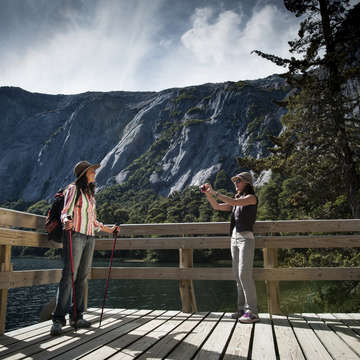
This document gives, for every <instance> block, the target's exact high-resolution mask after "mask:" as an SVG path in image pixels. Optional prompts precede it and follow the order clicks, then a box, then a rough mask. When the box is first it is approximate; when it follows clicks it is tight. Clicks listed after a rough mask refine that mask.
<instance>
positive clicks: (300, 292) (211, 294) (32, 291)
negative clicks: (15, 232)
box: [6, 258, 329, 331]
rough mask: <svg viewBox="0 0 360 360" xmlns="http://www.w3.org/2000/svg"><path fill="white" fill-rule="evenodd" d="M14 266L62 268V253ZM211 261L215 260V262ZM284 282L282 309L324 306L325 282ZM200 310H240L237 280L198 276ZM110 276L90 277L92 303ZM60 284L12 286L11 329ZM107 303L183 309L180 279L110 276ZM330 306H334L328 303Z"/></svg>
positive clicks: (260, 290) (261, 298) (261, 296)
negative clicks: (320, 297)
mask: <svg viewBox="0 0 360 360" xmlns="http://www.w3.org/2000/svg"><path fill="white" fill-rule="evenodd" d="M12 262H13V264H14V270H30V269H57V268H61V267H62V261H61V260H60V259H47V258H14V259H12ZM94 266H108V260H102V259H95V260H94ZM115 266H149V267H151V266H178V264H175V263H174V264H164V263H162V264H144V263H136V262H135V263H134V262H120V261H119V260H117V259H114V262H113V267H115ZM209 266H210V265H209ZM211 266H218V265H211ZM314 283H315V282H280V292H281V296H280V298H281V309H282V311H284V312H321V311H324V310H325V309H323V308H321V307H320V306H319V305H318V304H317V303H316V302H315V301H314V298H315V291H316V290H318V289H319V288H318V286H319V282H318V283H317V284H314ZM194 287H195V294H196V301H197V306H198V310H199V311H234V310H235V304H236V289H235V282H234V281H210V280H208V281H194ZM104 288H105V280H90V281H89V299H88V306H89V307H101V306H102V301H103V296H104V295H103V294H104ZM256 288H257V296H258V305H259V311H260V312H267V303H266V289H265V283H264V282H263V281H261V282H256ZM56 290H57V284H50V285H41V286H33V287H24V288H17V289H10V290H9V296H8V310H7V320H6V330H7V331H8V330H11V329H16V328H19V327H24V326H26V325H31V324H34V323H37V322H38V321H39V313H40V311H41V308H42V307H43V306H44V305H45V304H46V303H47V302H48V301H50V299H52V298H53V297H55V294H56ZM106 307H110V308H127V309H166V310H180V309H181V301H180V294H179V286H178V281H174V280H110V285H109V291H108V297H107V301H106ZM327 310H329V309H327Z"/></svg>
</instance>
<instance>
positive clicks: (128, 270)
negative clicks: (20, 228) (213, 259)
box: [0, 267, 360, 281]
mask: <svg viewBox="0 0 360 360" xmlns="http://www.w3.org/2000/svg"><path fill="white" fill-rule="evenodd" d="M106 271H107V268H105V267H101V268H100V267H93V268H92V271H91V279H105V277H106V274H107V272H106ZM253 272H254V279H255V280H275V281H284V280H287V281H302V280H360V267H353V268H343V267H341V268H340V267H337V268H335V267H331V268H328V267H323V268H317V267H312V268H273V269H271V268H264V269H262V268H255V269H254V270H253ZM111 278H112V279H159V280H160V279H163V280H165V279H166V280H180V279H189V280H234V275H233V272H232V269H231V268H230V267H224V268H207V267H202V268H191V269H180V268H177V267H152V268H148V267H136V268H135V267H114V268H112V270H111ZM0 281H1V279H0Z"/></svg>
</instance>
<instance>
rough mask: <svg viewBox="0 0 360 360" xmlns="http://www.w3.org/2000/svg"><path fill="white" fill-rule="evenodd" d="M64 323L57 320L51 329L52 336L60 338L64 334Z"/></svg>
mask: <svg viewBox="0 0 360 360" xmlns="http://www.w3.org/2000/svg"><path fill="white" fill-rule="evenodd" d="M63 326H64V325H63V323H62V322H61V321H58V320H55V321H54V323H53V324H52V327H51V329H50V335H52V336H59V335H61V333H62V327H63Z"/></svg>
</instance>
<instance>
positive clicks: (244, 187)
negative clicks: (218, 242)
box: [201, 172, 259, 323]
mask: <svg viewBox="0 0 360 360" xmlns="http://www.w3.org/2000/svg"><path fill="white" fill-rule="evenodd" d="M231 180H232V181H233V183H234V185H235V188H236V195H235V198H231V197H228V196H226V195H223V194H220V193H218V192H217V191H215V190H214V189H213V188H212V186H211V185H210V184H204V185H202V186H201V190H202V191H203V192H204V193H205V194H206V196H207V199H208V201H209V203H210V204H211V206H212V207H213V209H215V210H220V211H231V224H230V232H231V234H230V235H231V256H232V268H233V271H234V275H235V280H236V285H237V293H238V302H237V311H236V312H235V313H234V314H232V317H233V318H239V321H240V322H243V323H253V322H256V321H259V316H258V308H257V298H256V288H255V282H254V279H253V262H254V251H255V238H254V234H253V225H254V223H255V220H256V213H257V203H258V199H257V197H256V195H255V191H254V188H253V182H252V176H251V174H250V173H248V172H242V173H240V174H238V175H236V176H234V177H232V178H231ZM214 196H216V197H217V198H218V199H219V200H221V201H222V202H223V203H221V204H219V203H218V202H217V201H216V200H215V198H214Z"/></svg>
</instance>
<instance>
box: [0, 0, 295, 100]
mask: <svg viewBox="0 0 360 360" xmlns="http://www.w3.org/2000/svg"><path fill="white" fill-rule="evenodd" d="M298 24H299V19H297V18H295V16H294V15H293V14H291V13H289V12H288V11H287V10H286V9H285V7H284V5H283V2H282V1H280V0H258V1H256V0H242V1H235V0H223V1H221V0H0V53H1V57H0V74H1V75H0V86H19V87H22V88H24V89H26V90H28V91H34V92H42V93H49V94H58V93H63V94H74V93H80V92H85V91H112V90H128V91H141V90H144V91H148V90H154V91H158V90H162V89H166V88H171V87H183V86H189V85H196V84H202V83H206V82H223V81H238V80H245V79H256V78H261V77H265V76H268V75H271V74H273V73H280V72H283V71H284V69H282V68H279V67H277V66H275V65H273V64H272V63H271V62H268V61H266V60H264V59H261V58H259V57H257V56H256V55H254V54H250V52H251V51H252V50H254V49H259V50H262V51H265V52H270V53H275V54H277V55H281V56H287V55H288V44H287V42H288V41H289V40H292V39H294V38H295V37H296V35H297V31H298Z"/></svg>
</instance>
